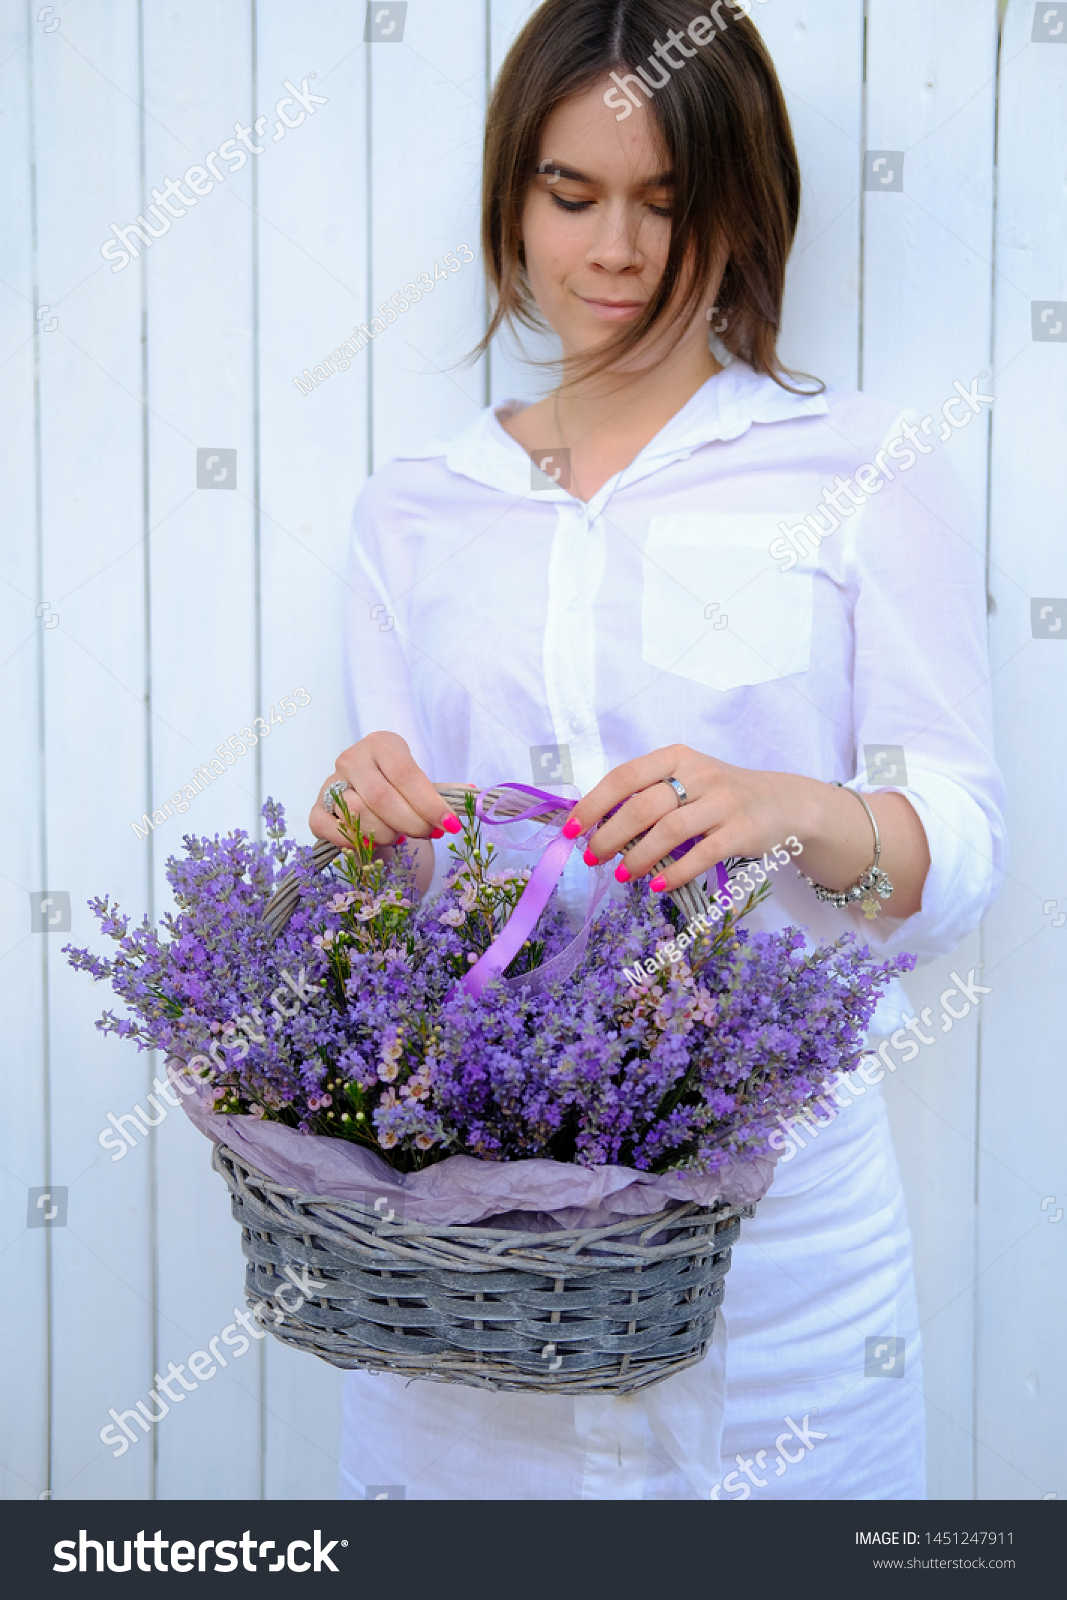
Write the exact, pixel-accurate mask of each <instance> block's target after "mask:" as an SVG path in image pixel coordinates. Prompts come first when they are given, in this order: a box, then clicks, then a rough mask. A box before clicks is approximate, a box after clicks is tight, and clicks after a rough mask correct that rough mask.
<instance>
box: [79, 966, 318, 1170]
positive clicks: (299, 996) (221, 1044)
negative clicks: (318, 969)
mask: <svg viewBox="0 0 1067 1600" xmlns="http://www.w3.org/2000/svg"><path fill="white" fill-rule="evenodd" d="M281 977H282V981H281V983H280V984H279V985H278V987H277V988H276V989H275V990H274V991H273V993H272V994H271V996H270V1004H271V1009H272V1010H273V1011H276V1012H277V1013H278V1015H279V1016H281V1017H294V1016H295V1015H296V1013H297V1012H298V1011H299V1010H300V1007H301V1006H302V1005H303V1004H304V1002H305V1001H306V1000H310V999H312V998H313V994H314V991H313V990H311V989H309V988H308V986H307V968H306V967H301V968H300V972H299V974H298V976H297V977H295V978H294V977H293V975H292V973H291V972H286V971H284V970H283V972H282V975H281ZM283 1002H291V1003H287V1004H286V1003H283ZM210 1026H211V1029H212V1031H213V1032H214V1033H215V1034H216V1037H215V1038H214V1039H212V1040H211V1042H210V1044H209V1045H208V1047H207V1049H208V1053H207V1055H204V1054H202V1053H201V1054H197V1055H194V1056H190V1058H189V1060H188V1061H187V1062H185V1063H183V1064H180V1065H176V1066H174V1067H172V1068H171V1071H170V1074H169V1076H170V1081H169V1083H165V1082H162V1081H161V1080H160V1079H159V1078H155V1079H154V1080H153V1082H152V1089H153V1093H151V1094H149V1095H146V1097H145V1099H146V1104H147V1105H150V1106H151V1107H152V1108H153V1110H154V1111H156V1112H158V1116H155V1117H150V1116H149V1115H148V1112H147V1110H146V1109H145V1108H144V1107H143V1106H140V1105H135V1106H134V1108H133V1110H132V1111H124V1112H123V1114H122V1115H121V1116H119V1117H116V1115H115V1113H114V1112H113V1111H109V1112H108V1114H107V1120H108V1123H109V1126H108V1127H106V1128H102V1129H101V1131H100V1132H99V1133H98V1134H97V1136H96V1142H97V1144H99V1145H100V1147H101V1149H104V1150H110V1151H112V1152H113V1154H112V1156H111V1159H112V1161H121V1160H122V1158H123V1156H125V1154H126V1152H127V1151H128V1150H136V1148H137V1137H138V1135H140V1137H141V1138H142V1139H147V1137H148V1130H149V1128H158V1127H159V1125H160V1123H161V1122H165V1121H166V1120H167V1115H168V1109H169V1110H170V1111H173V1110H175V1109H176V1108H177V1107H178V1106H180V1105H181V1101H180V1100H179V1099H177V1098H176V1096H175V1093H174V1091H175V1089H177V1090H178V1091H179V1092H180V1093H181V1094H184V1095H195V1094H196V1093H197V1092H198V1088H203V1086H204V1080H205V1078H206V1077H207V1076H208V1075H209V1074H210V1071H211V1067H212V1063H214V1065H215V1066H216V1067H217V1068H218V1069H219V1071H221V1072H226V1071H227V1070H228V1067H229V1063H228V1062H226V1061H225V1060H224V1059H223V1051H234V1052H238V1051H239V1052H240V1054H238V1055H236V1057H235V1059H236V1060H237V1061H243V1060H244V1059H245V1057H246V1056H247V1055H248V1052H249V1049H250V1045H249V1042H248V1041H249V1039H251V1040H252V1041H253V1042H254V1043H256V1044H262V1043H263V1041H264V1039H265V1038H266V1033H265V1032H263V1031H262V1030H263V1028H264V1018H263V1012H262V1010H261V1008H260V1007H259V1006H253V1007H252V1010H251V1012H250V1013H249V1014H248V1015H247V1016H238V1017H235V1018H234V1019H233V1020H232V1021H231V1022H224V1023H221V1024H220V1023H215V1022H213V1023H211V1024H210ZM257 1030H259V1031H257ZM190 1072H192V1073H195V1074H196V1079H197V1080H198V1081H194V1080H193V1079H190V1078H189V1077H188V1074H189V1073H190ZM160 1101H162V1102H163V1104H162V1105H161V1104H160ZM327 1103H328V1102H327ZM313 1109H316V1108H315V1107H313ZM256 1111H258V1112H259V1115H260V1116H262V1115H263V1111H262V1107H256V1108H255V1110H254V1111H253V1113H252V1114H253V1115H255V1114H256Z"/></svg>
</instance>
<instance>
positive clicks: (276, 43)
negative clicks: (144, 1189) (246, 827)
mask: <svg viewBox="0 0 1067 1600" xmlns="http://www.w3.org/2000/svg"><path fill="white" fill-rule="evenodd" d="M257 23H258V30H257V33H258V36H257V43H256V60H257V77H258V85H259V100H260V102H262V104H264V105H266V104H267V103H268V101H270V102H271V103H273V101H274V100H276V99H277V98H278V96H279V95H280V94H281V93H282V92H283V90H282V88H281V85H282V83H283V80H284V79H285V78H289V79H290V80H291V81H292V82H293V83H296V84H299V83H300V82H301V80H302V78H303V76H304V75H305V74H306V73H309V72H314V73H315V77H314V78H313V79H311V87H312V88H313V89H314V91H315V93H316V94H317V95H320V96H325V97H326V99H327V104H326V105H324V106H318V107H317V108H316V111H315V114H314V118H313V119H312V118H309V119H307V120H306V122H305V123H304V124H303V125H301V127H300V128H299V129H298V130H294V131H293V132H292V134H287V135H286V137H285V140H284V142H280V143H279V145H278V147H277V150H276V152H272V155H273V159H272V160H271V162H270V164H269V165H268V164H267V160H266V157H265V156H264V158H263V163H262V165H261V166H260V168H259V169H258V177H259V197H258V211H259V219H258V256H259V308H260V317H259V391H258V411H259V419H260V436H261V446H260V460H261V468H260V503H261V530H260V542H261V552H262V568H261V571H262V578H261V605H262V702H261V704H262V707H264V708H269V706H270V705H271V704H277V701H278V698H279V696H280V695H282V694H285V693H287V692H288V691H290V690H292V689H293V688H294V687H295V686H297V685H302V686H303V687H305V688H306V689H307V691H308V693H309V694H310V695H311V704H310V705H308V706H305V707H304V708H302V709H301V710H300V712H299V714H298V715H297V717H296V718H295V720H294V721H293V722H292V723H291V724H288V725H287V726H286V727H284V728H281V729H277V730H276V734H272V735H271V736H270V737H269V738H268V739H267V740H266V741H265V742H264V743H263V744H262V746H261V751H260V757H261V761H262V772H263V792H264V794H269V795H271V796H273V797H274V798H275V799H278V800H281V801H282V802H283V804H284V805H285V807H286V812H287V815H288V817H289V819H290V824H291V826H292V827H293V828H294V829H295V831H296V832H297V833H298V835H299V836H300V837H303V838H308V837H310V835H309V834H308V830H307V826H306V817H307V813H308V811H309V810H310V807H311V802H312V800H313V798H314V795H315V792H316V789H317V786H318V784H319V783H320V782H321V781H322V779H323V778H325V777H326V776H327V774H328V773H329V772H330V771H331V770H332V768H333V761H334V757H335V756H336V755H337V753H338V751H340V750H342V749H343V748H344V747H345V745H347V744H348V743H349V739H350V734H349V730H348V726H347V715H346V711H345V706H344V694H343V684H342V675H341V671H340V663H341V654H342V641H343V629H344V625H345V623H344V619H345V616H346V614H347V610H348V605H347V601H348V598H349V594H348V587H347V566H348V543H349V538H350V525H351V514H352V506H353V503H354V501H355V498H356V495H357V493H358V491H359V488H360V486H361V484H362V481H363V478H364V476H365V473H366V465H367V389H368V380H369V372H370V365H369V363H370V358H369V355H368V354H367V353H366V352H364V353H361V354H358V355H357V356H355V357H354V358H352V359H350V358H349V357H346V356H345V355H344V354H343V353H341V354H340V355H339V357H338V359H339V360H340V361H350V364H349V365H348V366H347V368H346V369H345V370H337V371H334V372H333V373H331V374H330V376H329V378H328V379H327V380H323V381H321V382H320V384H319V385H318V386H316V387H311V386H310V385H309V384H308V382H307V380H306V379H305V380H304V387H305V388H310V393H304V392H302V390H301V389H300V388H298V386H297V385H296V383H294V381H293V380H294V377H299V376H301V375H302V374H303V372H304V369H305V368H307V369H312V368H314V367H315V366H316V365H320V364H321V363H322V361H323V358H324V357H329V356H330V355H331V352H333V351H335V350H339V347H340V346H341V344H342V343H343V342H344V341H345V340H346V339H347V338H348V337H349V335H350V334H351V333H352V331H353V328H354V326H355V324H357V323H360V322H366V321H367V320H368V319H369V315H370V307H369V304H368V298H367V267H368V262H369V240H368V238H367V231H366V94H365V84H366V66H367V57H366V47H365V45H364V43H363V30H364V23H365V8H363V7H359V6H351V5H348V4H347V3H343V0H326V3H323V4H320V5H316V6H315V7H314V8H311V9H309V8H306V7H296V8H294V7H293V6H292V5H291V4H289V3H287V0H265V3H261V4H259V5H258V6H257ZM335 365H336V363H335ZM268 714H269V710H268ZM230 1231H231V1233H232V1236H233V1237H232V1239H231V1241H230V1250H231V1253H232V1256H233V1268H234V1283H235V1285H236V1284H237V1283H238V1282H239V1275H240V1272H241V1269H242V1264H243V1262H242V1257H241V1255H240V1250H239V1245H238V1239H237V1229H236V1227H234V1226H233V1225H232V1224H231V1225H230ZM264 1360H265V1363H266V1390H265V1404H264V1487H263V1492H264V1494H265V1496H266V1498H267V1499H291V1500H304V1499H326V1500H330V1499H333V1498H335V1496H336V1493H337V1454H338V1440H339V1433H340V1416H341V1409H340V1408H341V1381H342V1374H341V1373H340V1372H339V1371H338V1370H337V1369H336V1368H334V1367H331V1366H328V1365H327V1364H326V1363H325V1362H322V1361H318V1360H316V1359H315V1358H314V1357H310V1356H307V1355H302V1354H300V1353H299V1352H297V1351H294V1350H290V1349H287V1348H285V1347H284V1346H282V1345H280V1344H278V1343H277V1342H276V1341H275V1340H273V1339H272V1340H270V1341H269V1342H268V1343H267V1344H266V1345H265V1346H264Z"/></svg>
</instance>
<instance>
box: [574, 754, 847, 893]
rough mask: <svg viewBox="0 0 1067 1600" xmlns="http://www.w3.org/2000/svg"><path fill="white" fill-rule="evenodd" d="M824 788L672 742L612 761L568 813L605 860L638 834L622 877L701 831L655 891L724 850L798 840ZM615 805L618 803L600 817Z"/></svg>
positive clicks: (703, 867)
mask: <svg viewBox="0 0 1067 1600" xmlns="http://www.w3.org/2000/svg"><path fill="white" fill-rule="evenodd" d="M664 778H676V779H677V780H678V782H679V783H680V784H681V785H682V787H683V788H684V790H685V792H686V795H687V797H688V798H687V800H686V801H685V802H684V803H683V802H682V801H681V800H680V799H679V797H678V795H677V793H676V792H675V790H674V789H673V788H672V787H671V786H670V784H668V783H664V782H663V781H662V780H663V779H664ZM826 788H828V785H825V784H818V783H817V782H816V781H815V780H814V779H811V778H802V777H799V776H797V775H795V774H792V773H788V772H751V771H749V770H748V769H747V768H745V767H732V766H730V764H729V763H728V762H726V761H718V760H716V758H715V757H714V756H707V755H704V754H702V753H701V751H699V750H691V749H690V748H689V746H688V745H684V744H672V745H665V746H664V748H663V749H662V750H653V751H652V752H651V753H650V754H649V755H647V756H639V757H638V758H637V759H636V760H634V761H625V762H623V764H622V766H619V767H615V768H614V769H613V770H612V771H611V772H609V773H608V775H607V777H606V778H603V779H602V780H601V781H600V783H598V784H597V785H596V787H595V789H592V790H590V792H589V794H587V795H586V796H585V798H584V799H583V800H581V801H580V802H579V804H578V805H577V806H575V808H574V811H573V812H572V814H571V815H572V819H574V820H577V822H578V823H579V825H580V829H581V832H582V833H590V835H591V836H590V838H589V844H588V848H589V851H590V852H591V853H592V855H593V856H595V857H596V859H597V861H598V862H599V861H608V860H610V858H611V857H612V856H614V855H617V854H618V853H619V852H620V851H621V850H623V848H624V847H625V846H626V845H627V844H628V843H629V841H630V840H631V839H634V838H636V837H637V835H638V834H644V837H643V838H642V839H639V840H638V842H637V843H636V844H635V845H634V846H633V848H632V849H630V850H627V851H626V854H625V855H624V856H623V860H622V867H621V870H620V869H617V870H616V877H620V878H622V881H623V882H625V881H627V880H626V878H624V877H622V873H623V872H625V873H627V874H628V875H629V877H630V878H642V877H644V876H645V875H646V874H647V873H648V872H650V871H651V870H652V868H653V867H654V866H655V864H656V862H657V861H659V860H661V859H662V858H663V857H665V856H668V855H669V854H670V852H671V851H672V850H674V849H676V848H677V846H678V845H680V844H682V843H684V841H685V840H686V839H692V838H693V837H695V836H697V835H700V834H703V835H704V836H705V837H704V838H703V839H702V840H701V842H700V843H699V844H695V845H694V846H693V848H692V849H691V850H689V851H688V852H687V854H686V855H684V856H683V857H682V858H681V859H680V860H679V861H676V862H674V863H672V864H671V866H670V867H669V868H668V869H667V871H666V872H665V873H664V874H663V875H662V876H661V877H657V878H655V879H654V880H653V887H654V888H655V889H657V890H665V889H677V888H679V887H680V885H682V884H683V883H690V882H692V880H693V879H694V878H698V877H702V876H703V874H704V873H706V872H707V871H708V870H709V869H710V868H711V867H713V866H714V865H715V863H716V862H717V861H724V860H726V858H727V857H729V856H762V855H763V854H764V853H765V852H767V851H770V850H773V849H774V847H775V845H781V844H783V843H784V842H785V840H786V839H787V838H788V837H789V836H790V835H792V836H793V837H794V840H795V842H797V843H799V842H800V841H802V840H803V838H804V834H805V831H806V828H807V825H808V819H809V817H810V815H811V807H812V799H813V795H812V791H813V790H819V789H826ZM850 803H851V804H853V805H854V804H855V802H854V801H851V802H850ZM613 806H619V810H618V811H616V812H615V814H614V816H612V817H610V818H608V820H607V821H606V822H603V823H602V822H601V819H602V818H604V817H605V816H606V815H607V813H608V812H609V811H611V809H612V807H613ZM856 809H857V810H859V808H858V807H857V808H856ZM598 824H600V825H599V826H598ZM594 829H595V832H594V831H592V830H594ZM793 853H794V854H797V853H799V852H797V851H796V850H795V849H794V851H793ZM587 859H588V856H587Z"/></svg>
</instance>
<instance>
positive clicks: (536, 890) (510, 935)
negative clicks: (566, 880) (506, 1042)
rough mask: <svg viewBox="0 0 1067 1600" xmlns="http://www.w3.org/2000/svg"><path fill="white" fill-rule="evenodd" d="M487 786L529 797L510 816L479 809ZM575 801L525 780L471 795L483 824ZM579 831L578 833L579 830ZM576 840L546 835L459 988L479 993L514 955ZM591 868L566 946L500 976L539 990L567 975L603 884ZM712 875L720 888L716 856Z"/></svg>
mask: <svg viewBox="0 0 1067 1600" xmlns="http://www.w3.org/2000/svg"><path fill="white" fill-rule="evenodd" d="M492 789H513V790H516V791H517V792H518V793H519V794H526V795H531V796H532V797H533V799H534V802H535V803H534V804H533V805H532V806H530V807H529V808H528V809H527V810H525V811H520V812H519V813H518V814H517V815H515V816H513V817H494V816H490V815H488V814H487V812H486V810H485V805H484V801H485V796H486V795H487V794H489V793H491V791H492ZM577 804H578V801H577V800H575V801H571V802H568V801H566V800H564V799H563V797H562V796H561V795H557V794H549V793H548V791H547V790H545V789H534V788H531V786H530V785H529V784H526V783H499V784H492V785H491V786H490V788H489V789H483V790H482V792H481V793H480V794H479V796H478V798H477V800H476V801H475V806H474V809H475V813H476V815H477V816H478V817H479V819H480V820H481V821H482V822H484V823H486V824H487V825H488V826H489V827H491V828H502V827H505V826H506V825H507V824H508V823H511V822H525V821H528V820H529V819H530V818H531V817H539V816H543V815H544V813H545V812H546V811H558V810H559V809H560V807H561V805H570V806H571V807H572V809H573V807H574V806H575V805H577ZM579 837H582V836H581V835H579ZM699 838H700V836H699V835H698V836H697V837H695V838H692V839H687V840H686V841H685V843H684V844H681V845H679V846H678V847H677V849H675V850H672V851H671V854H672V856H674V857H679V856H683V855H685V854H686V852H687V851H689V850H691V849H692V847H693V846H694V845H695V844H697V843H699ZM576 843H577V840H576V839H565V838H564V837H563V833H562V831H561V832H559V833H557V834H556V836H555V838H554V839H552V840H551V841H550V843H549V844H548V846H547V847H546V849H545V851H544V853H543V854H542V856H541V859H540V860H539V861H538V863H537V865H536V866H535V867H534V869H533V872H532V873H531V874H530V877H529V879H528V880H527V883H526V887H525V889H524V890H523V892H522V894H521V895H520V897H519V900H518V903H517V904H516V906H515V909H514V911H513V912H512V913H511V916H510V917H509V918H508V920H507V922H506V923H505V924H504V926H503V928H501V930H500V932H499V933H498V934H497V936H496V938H495V939H494V940H493V942H492V944H491V945H490V946H489V948H488V950H486V951H485V953H484V954H483V955H481V956H480V957H479V958H478V960H477V961H476V962H475V964H474V966H473V967H471V969H470V971H469V972H467V973H465V974H464V976H463V977H462V978H460V980H459V983H458V985H457V987H458V988H462V989H465V990H466V991H467V993H468V994H473V995H480V994H481V992H482V990H483V989H484V988H485V986H486V984H487V983H489V982H490V981H491V980H492V979H493V978H499V977H500V976H501V975H502V974H503V972H504V971H505V969H506V968H507V967H508V966H509V965H510V964H511V962H512V961H514V959H515V957H516V956H517V955H518V953H519V951H520V950H521V949H522V947H523V945H524V944H525V943H526V940H527V939H528V938H529V937H530V935H531V934H532V933H533V931H534V928H535V927H536V926H537V919H538V917H540V915H541V913H542V911H543V910H544V909H545V906H546V905H547V904H548V901H549V898H550V896H551V894H552V891H553V889H554V888H555V887H556V884H557V883H558V882H559V880H560V877H561V876H562V874H563V869H564V868H565V867H566V865H567V862H568V860H569V859H570V854H571V851H572V850H573V849H574V846H575V844H576ZM595 870H596V878H595V880H594V887H593V888H592V890H591V892H590V895H589V900H588V902H587V905H586V911H585V920H584V922H583V924H582V928H581V931H580V932H579V933H578V935H577V937H576V938H575V939H573V940H572V941H571V943H570V944H569V945H567V947H566V949H564V950H561V951H560V952H559V954H558V955H556V956H554V957H553V958H552V960H551V961H547V962H545V963H544V965H543V966H541V967H537V968H535V969H534V970H533V971H532V972H528V973H523V974H522V975H521V976H520V977H518V978H511V979H505V980H504V981H505V982H510V983H514V984H516V985H522V986H523V987H526V988H529V989H534V990H541V989H543V988H544V987H545V986H546V985H547V984H549V983H554V982H557V981H558V980H559V979H561V978H566V977H569V976H570V974H571V973H572V972H573V971H574V970H575V968H576V967H577V965H578V963H579V961H580V960H581V958H582V956H583V955H584V954H585V947H586V945H587V944H588V942H589V932H590V928H591V927H592V922H593V916H594V913H595V912H596V910H597V907H598V906H599V905H600V902H601V900H602V899H603V898H604V895H605V894H606V893H607V889H608V881H607V870H606V868H605V867H604V866H603V865H601V866H600V867H598V868H596V869H595ZM715 877H716V881H717V883H718V886H719V889H720V890H722V889H725V887H726V885H727V883H728V882H729V879H728V877H727V874H726V868H725V867H724V866H723V864H722V862H721V861H719V862H716V865H715Z"/></svg>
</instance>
